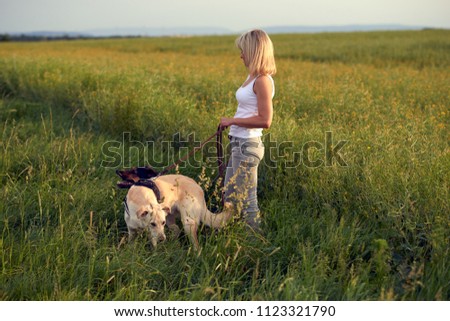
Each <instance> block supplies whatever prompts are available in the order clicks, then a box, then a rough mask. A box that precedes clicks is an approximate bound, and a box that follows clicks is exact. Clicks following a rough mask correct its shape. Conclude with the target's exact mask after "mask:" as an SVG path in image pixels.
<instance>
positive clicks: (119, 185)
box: [117, 181, 134, 188]
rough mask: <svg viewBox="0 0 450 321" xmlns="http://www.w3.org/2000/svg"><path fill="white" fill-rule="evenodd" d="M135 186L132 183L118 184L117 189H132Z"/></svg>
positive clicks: (122, 182)
mask: <svg viewBox="0 0 450 321" xmlns="http://www.w3.org/2000/svg"><path fill="white" fill-rule="evenodd" d="M133 185H134V183H133V182H130V181H121V182H117V187H118V188H130V187H131V186H133Z"/></svg>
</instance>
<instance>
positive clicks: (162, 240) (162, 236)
mask: <svg viewBox="0 0 450 321" xmlns="http://www.w3.org/2000/svg"><path fill="white" fill-rule="evenodd" d="M165 240H166V236H165V235H164V234H162V235H160V236H159V237H158V241H159V242H164V241H165Z"/></svg>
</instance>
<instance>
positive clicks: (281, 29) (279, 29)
mask: <svg viewBox="0 0 450 321" xmlns="http://www.w3.org/2000/svg"><path fill="white" fill-rule="evenodd" d="M424 28H426V27H424V26H405V25H344V26H273V27H267V28H265V29H264V30H265V31H266V32H267V33H271V34H277V33H318V32H355V31H385V30H421V29H424Z"/></svg>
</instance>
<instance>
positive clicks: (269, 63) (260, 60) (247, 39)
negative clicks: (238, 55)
mask: <svg viewBox="0 0 450 321" xmlns="http://www.w3.org/2000/svg"><path fill="white" fill-rule="evenodd" d="M236 47H238V48H239V49H240V50H241V51H242V53H243V54H244V57H245V59H246V60H247V61H246V62H247V63H248V65H247V68H248V71H249V73H250V74H251V75H253V76H258V75H275V73H276V72H277V67H276V65H275V57H274V54H273V44H272V41H271V40H270V38H269V36H268V35H267V33H265V32H264V31H263V30H260V29H254V30H250V31H248V32H246V33H244V34H242V35H241V36H240V37H239V38H237V39H236Z"/></svg>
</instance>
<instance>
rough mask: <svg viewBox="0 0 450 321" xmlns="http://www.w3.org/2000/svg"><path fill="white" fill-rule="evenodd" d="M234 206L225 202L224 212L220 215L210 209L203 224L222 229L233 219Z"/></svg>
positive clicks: (204, 216) (204, 217)
mask: <svg viewBox="0 0 450 321" xmlns="http://www.w3.org/2000/svg"><path fill="white" fill-rule="evenodd" d="M233 210H234V206H233V204H232V203H229V202H225V204H224V206H223V211H222V212H221V213H218V214H214V213H211V212H210V211H209V210H208V209H206V211H205V212H204V215H203V217H202V223H203V224H206V225H208V226H209V227H212V228H221V227H223V226H224V225H225V224H227V223H228V221H230V220H231V218H232V217H233Z"/></svg>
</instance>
